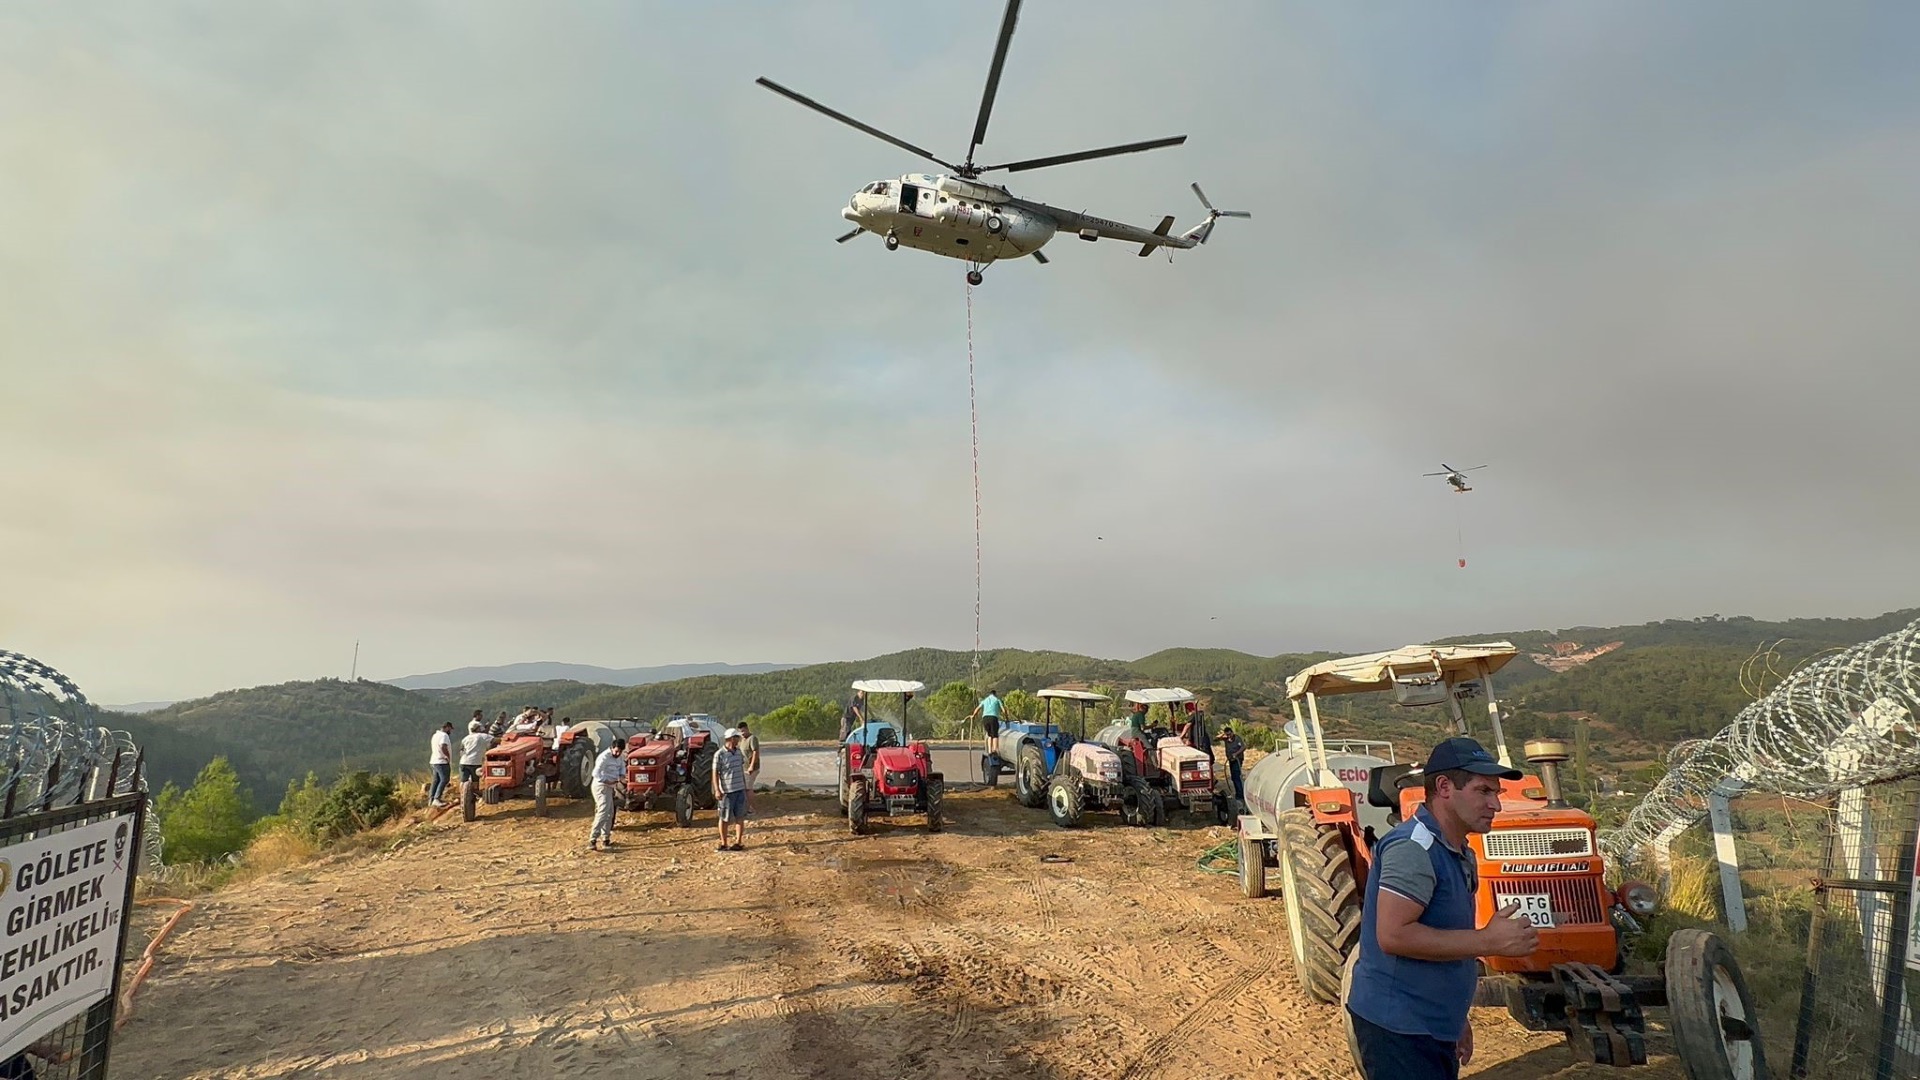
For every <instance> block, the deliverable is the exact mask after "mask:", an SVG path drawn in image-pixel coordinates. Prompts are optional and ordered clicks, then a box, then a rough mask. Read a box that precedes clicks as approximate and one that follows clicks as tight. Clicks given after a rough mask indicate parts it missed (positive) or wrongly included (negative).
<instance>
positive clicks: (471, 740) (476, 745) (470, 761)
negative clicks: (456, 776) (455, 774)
mask: <svg viewBox="0 0 1920 1080" xmlns="http://www.w3.org/2000/svg"><path fill="white" fill-rule="evenodd" d="M473 713H474V715H473V720H472V721H471V722H470V723H468V724H467V737H466V738H464V739H462V740H460V783H461V784H462V785H465V784H477V783H479V782H480V766H482V765H485V764H486V763H487V748H488V747H490V746H492V745H493V736H491V735H489V734H487V725H486V722H485V721H483V720H481V719H480V710H478V709H475V710H474V711H473Z"/></svg>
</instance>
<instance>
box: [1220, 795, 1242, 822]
mask: <svg viewBox="0 0 1920 1080" xmlns="http://www.w3.org/2000/svg"><path fill="white" fill-rule="evenodd" d="M1239 816H1240V807H1239V806H1238V805H1237V804H1236V803H1235V801H1234V798H1233V792H1232V790H1231V789H1229V790H1227V791H1216V792H1214V793H1213V821H1214V824H1216V825H1231V824H1233V819H1234V818H1236V817H1239Z"/></svg>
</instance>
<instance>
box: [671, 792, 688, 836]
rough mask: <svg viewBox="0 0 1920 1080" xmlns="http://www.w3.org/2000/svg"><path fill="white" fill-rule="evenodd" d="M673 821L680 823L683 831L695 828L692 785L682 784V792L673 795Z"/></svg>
mask: <svg viewBox="0 0 1920 1080" xmlns="http://www.w3.org/2000/svg"><path fill="white" fill-rule="evenodd" d="M673 820H675V821H677V822H679V823H680V827H681V828H683V829H688V828H692V827H693V785H692V784H681V785H680V790H678V791H676V792H674V793H673Z"/></svg>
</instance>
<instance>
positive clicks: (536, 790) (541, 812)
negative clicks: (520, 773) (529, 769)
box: [533, 776, 552, 817]
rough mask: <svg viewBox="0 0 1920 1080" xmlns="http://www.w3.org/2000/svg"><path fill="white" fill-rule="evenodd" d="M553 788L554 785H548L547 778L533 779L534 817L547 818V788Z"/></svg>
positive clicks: (537, 777) (538, 777)
mask: <svg viewBox="0 0 1920 1080" xmlns="http://www.w3.org/2000/svg"><path fill="white" fill-rule="evenodd" d="M551 786H552V785H550V784H548V783H547V778H546V777H544V776H536V777H534V778H533V816H534V817H546V816H547V788H549V787H551Z"/></svg>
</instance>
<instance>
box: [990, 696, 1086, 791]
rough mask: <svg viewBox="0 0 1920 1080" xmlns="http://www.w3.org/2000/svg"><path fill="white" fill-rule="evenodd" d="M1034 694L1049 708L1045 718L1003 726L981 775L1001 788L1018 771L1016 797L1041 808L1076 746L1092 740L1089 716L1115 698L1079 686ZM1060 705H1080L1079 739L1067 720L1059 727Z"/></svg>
mask: <svg viewBox="0 0 1920 1080" xmlns="http://www.w3.org/2000/svg"><path fill="white" fill-rule="evenodd" d="M1033 696H1034V697H1036V698H1038V699H1039V700H1040V702H1041V704H1042V706H1043V707H1044V708H1045V710H1046V712H1045V716H1044V717H1043V718H1042V719H1041V720H1040V721H1039V722H1037V723H1035V722H1032V721H1025V720H1008V721H1005V722H1003V723H1002V724H1001V725H1000V735H999V738H998V739H996V740H995V742H994V745H993V747H992V748H991V749H990V750H988V752H987V753H985V754H983V755H981V757H980V775H981V776H982V777H983V778H984V779H985V780H986V782H987V786H988V787H998V786H999V784H1000V778H1001V777H1002V776H1005V775H1007V774H1008V773H1012V774H1013V793H1014V797H1015V798H1017V799H1019V800H1020V805H1022V806H1030V807H1033V808H1035V809H1039V808H1040V807H1042V806H1045V805H1046V803H1047V781H1048V780H1050V779H1052V778H1053V776H1054V774H1055V773H1057V772H1059V771H1060V770H1061V768H1062V767H1064V765H1065V764H1066V761H1067V759H1068V757H1069V756H1070V751H1071V749H1072V747H1073V746H1074V744H1075V743H1079V742H1085V741H1086V737H1087V713H1088V712H1089V711H1091V710H1092V709H1093V707H1094V706H1096V705H1099V704H1101V703H1104V702H1108V701H1112V700H1113V699H1112V698H1110V697H1108V696H1107V695H1105V694H1101V693H1096V692H1094V691H1092V690H1086V689H1082V688H1080V687H1075V686H1050V687H1048V688H1046V689H1045V690H1040V691H1037V692H1036V693H1035V694H1034V695H1033ZM1056 701H1059V702H1063V703H1067V704H1068V705H1069V706H1078V708H1075V709H1073V711H1074V712H1075V713H1077V714H1078V716H1079V720H1080V727H1079V734H1078V735H1075V734H1074V733H1073V732H1070V731H1068V730H1067V729H1066V726H1065V723H1064V718H1063V721H1062V723H1060V724H1055V723H1054V719H1053V703H1054V702H1056Z"/></svg>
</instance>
